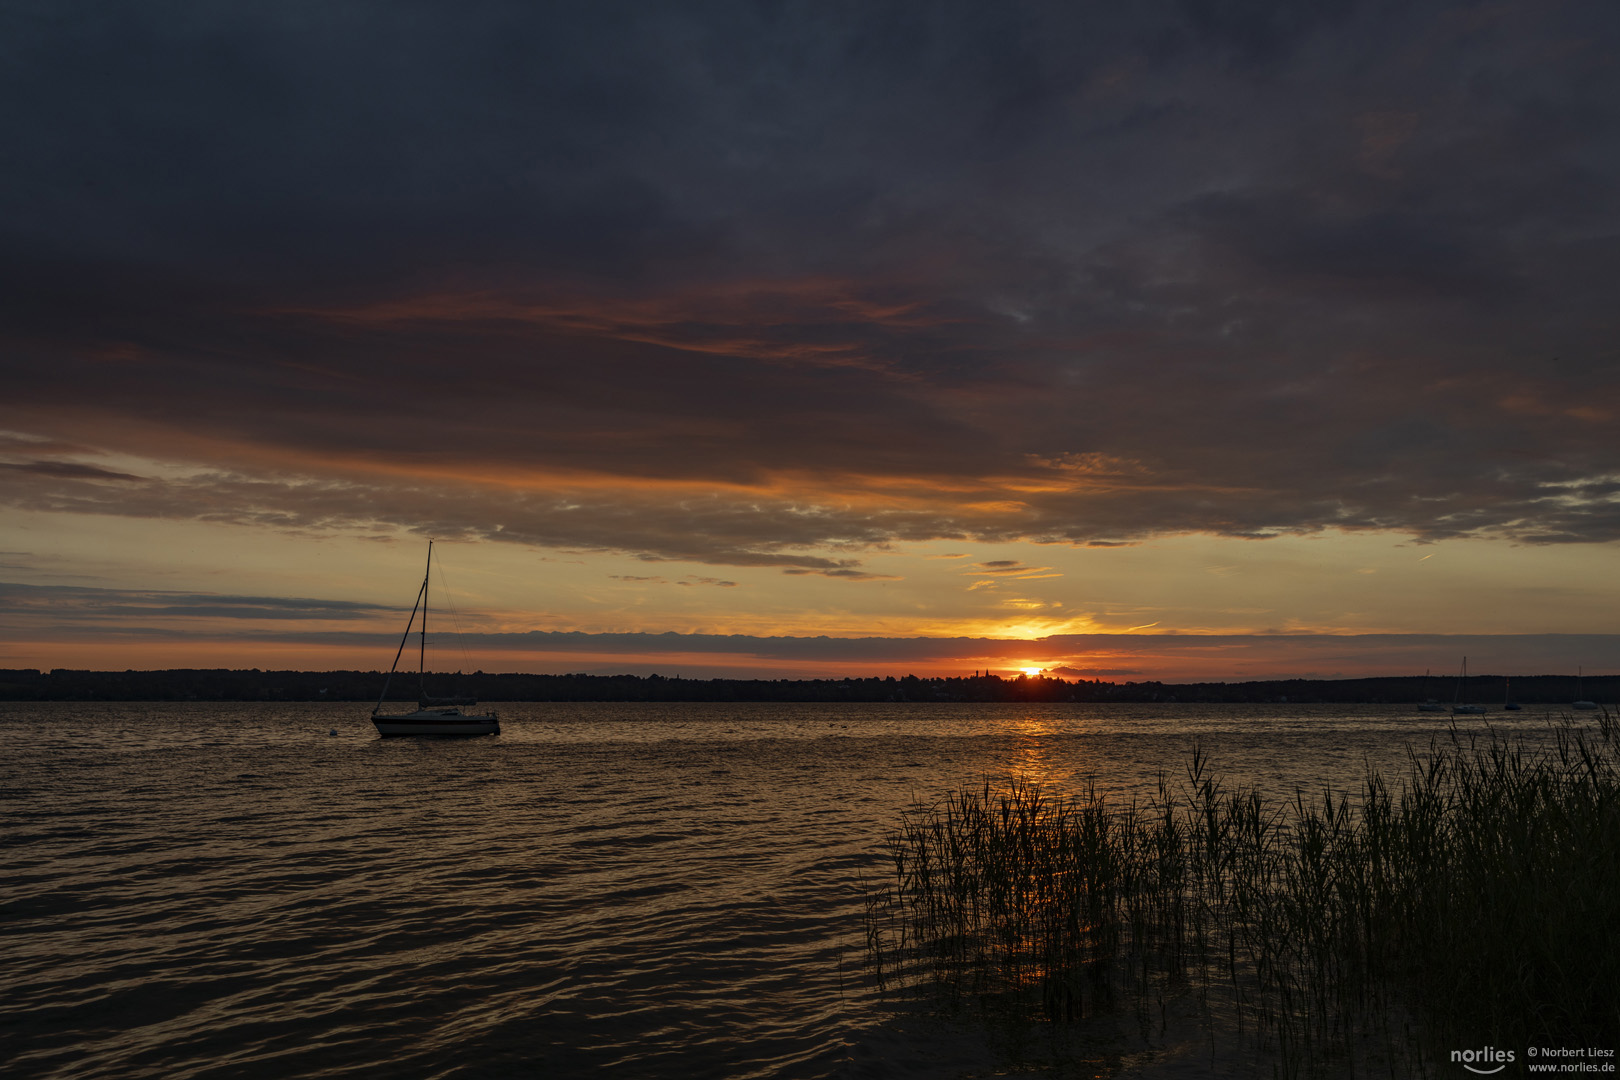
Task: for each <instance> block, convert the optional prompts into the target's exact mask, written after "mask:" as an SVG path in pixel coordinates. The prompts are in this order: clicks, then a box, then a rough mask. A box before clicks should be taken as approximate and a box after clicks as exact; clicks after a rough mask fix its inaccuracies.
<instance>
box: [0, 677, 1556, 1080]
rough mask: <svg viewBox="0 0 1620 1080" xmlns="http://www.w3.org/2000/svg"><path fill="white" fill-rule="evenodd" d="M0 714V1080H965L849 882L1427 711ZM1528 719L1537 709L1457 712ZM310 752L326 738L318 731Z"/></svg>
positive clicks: (589, 708) (1283, 781)
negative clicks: (425, 724)
mask: <svg viewBox="0 0 1620 1080" xmlns="http://www.w3.org/2000/svg"><path fill="white" fill-rule="evenodd" d="M499 711H500V713H501V717H502V727H503V733H502V734H501V735H500V736H498V737H488V738H480V739H470V740H436V739H389V740H382V739H378V738H377V737H376V736H375V734H374V732H373V730H372V728H371V725H370V723H369V721H368V720H367V718H366V714H367V709H366V707H365V706H363V705H351V704H294V705H276V704H206V703H193V704H184V705H174V704H124V703H120V704H84V703H50V704H9V705H0V734H3V737H4V739H5V744H6V747H7V750H6V753H5V755H4V756H3V758H0V852H3V854H0V999H3V1001H4V1010H3V1014H0V1074H3V1075H5V1076H8V1077H16V1076H30V1077H31V1076H41V1077H46V1076H48V1077H63V1078H66V1077H74V1078H80V1077H85V1078H90V1077H119V1078H125V1077H166V1078H170V1077H172V1078H180V1077H205V1076H206V1077H225V1076H233V1077H234V1076H254V1077H260V1076H262V1077H284V1076H309V1077H340V1076H373V1075H393V1076H403V1077H416V1076H421V1077H498V1076H555V1077H565V1076H574V1075H585V1074H587V1073H595V1072H598V1071H610V1072H612V1073H613V1074H616V1075H622V1076H654V1077H666V1076H667V1077H749V1076H761V1077H766V1076H769V1077H829V1076H874V1077H878V1076H941V1077H948V1076H956V1075H959V1074H961V1073H962V1072H963V1071H964V1070H965V1069H968V1068H969V1067H970V1064H971V1067H973V1068H978V1069H982V1068H983V1065H982V1063H969V1062H967V1061H966V1060H965V1059H964V1058H963V1056H962V1055H963V1054H964V1053H965V1051H963V1050H962V1049H961V1048H960V1047H954V1046H953V1045H952V1044H950V1043H949V1042H948V1041H940V1040H937V1039H919V1038H917V1037H914V1036H907V1035H906V1034H905V1033H904V1032H903V1031H899V1030H897V1029H896V1028H895V1027H894V1025H893V1024H892V1023H891V1022H889V1021H888V1019H886V1016H887V1014H886V1013H885V1012H884V1008H883V1006H882V1003H881V1002H880V1001H879V1000H878V998H877V995H876V994H875V992H874V991H873V990H872V988H871V987H870V986H869V984H868V981H867V980H866V978H865V977H864V975H863V972H862V969H861V950H862V936H861V885H860V881H861V877H860V875H861V874H862V873H863V872H864V874H865V875H866V877H867V878H868V879H871V878H873V877H876V876H880V875H882V874H884V873H885V871H886V866H885V863H884V859H883V855H882V846H883V840H884V837H885V835H886V834H887V832H888V831H889V830H890V829H891V828H892V827H893V826H894V824H895V823H896V822H897V820H898V817H899V814H900V811H901V810H902V809H903V808H904V807H905V806H906V805H908V804H909V803H910V802H912V801H913V799H925V800H930V799H934V798H937V797H938V796H940V795H941V794H943V793H944V792H946V791H948V790H950V789H951V788H953V787H956V786H958V785H960V784H962V783H966V782H973V781H975V780H977V779H979V778H982V777H984V776H986V775H990V776H1002V777H1004V776H1007V775H1009V774H1016V775H1019V776H1023V777H1027V778H1030V779H1034V780H1038V781H1040V782H1042V783H1043V784H1046V785H1048V786H1049V787H1052V788H1055V789H1060V790H1061V789H1078V788H1080V787H1082V786H1084V785H1085V784H1087V783H1089V782H1093V781H1094V782H1095V783H1096V785H1097V787H1098V788H1099V790H1103V791H1107V792H1114V793H1118V794H1119V795H1120V796H1121V797H1129V796H1130V795H1131V794H1133V793H1137V794H1140V793H1145V792H1146V791H1148V790H1149V789H1150V788H1151V787H1152V786H1153V785H1154V777H1155V775H1156V774H1157V772H1158V771H1159V770H1160V769H1165V770H1168V771H1170V772H1171V773H1172V774H1174V773H1175V772H1176V771H1177V770H1179V769H1181V768H1182V766H1183V763H1184V761H1185V757H1186V753H1187V751H1188V750H1190V749H1191V747H1192V745H1193V743H1194V742H1195V741H1196V742H1199V743H1201V744H1202V746H1203V747H1204V748H1205V749H1206V750H1207V751H1209V752H1210V753H1211V754H1212V756H1213V758H1214V761H1215V764H1216V766H1217V768H1218V769H1219V770H1220V771H1221V772H1222V774H1223V775H1224V776H1225V777H1227V778H1228V779H1229V780H1230V781H1232V782H1247V783H1259V784H1262V785H1264V786H1266V787H1268V788H1271V789H1273V790H1275V791H1276V792H1277V793H1278V794H1285V793H1287V792H1288V791H1291V790H1292V787H1293V785H1295V784H1300V785H1304V786H1306V787H1308V788H1317V787H1320V786H1321V785H1322V784H1325V783H1331V784H1333V785H1334V786H1336V787H1339V788H1344V787H1347V786H1353V784H1354V782H1355V781H1356V780H1357V779H1358V778H1359V776H1360V775H1361V770H1362V767H1363V762H1364V761H1366V760H1372V761H1373V762H1375V763H1376V764H1379V765H1381V766H1382V767H1384V768H1386V769H1390V770H1395V769H1398V768H1399V765H1400V763H1401V761H1402V759H1403V755H1404V747H1405V746H1406V745H1408V744H1413V745H1417V746H1419V747H1422V746H1424V745H1426V744H1427V742H1428V739H1429V737H1430V735H1431V734H1432V733H1434V732H1435V731H1437V730H1439V729H1440V728H1441V727H1443V725H1444V722H1445V720H1446V718H1445V717H1434V716H1415V715H1413V714H1411V713H1410V712H1409V711H1408V710H1402V709H1395V708H1385V707H1348V706H1287V705H1266V706H1204V705H1188V704H1182V705H1166V706H1091V705H1067V706H1062V705H1058V706H1051V705H1048V706H1035V707H1021V706H1009V705H939V706H932V705H918V704H909V705H843V706H827V705H694V704H683V705H623V704H595V703H593V704H543V703H542V704H513V705H505V706H501V707H500V708H499ZM1469 719H1470V722H1471V724H1472V726H1473V727H1475V728H1482V727H1483V725H1484V723H1485V722H1487V721H1489V722H1491V723H1493V724H1495V725H1497V726H1498V727H1499V728H1502V727H1506V728H1508V729H1512V728H1524V729H1532V730H1534V729H1539V728H1540V727H1542V726H1543V725H1544V724H1545V718H1544V717H1542V716H1537V715H1533V714H1530V713H1522V714H1513V715H1507V714H1497V715H1495V716H1492V717H1484V718H1469ZM332 729H335V730H336V734H335V735H330V734H328V732H329V731H330V730H332Z"/></svg>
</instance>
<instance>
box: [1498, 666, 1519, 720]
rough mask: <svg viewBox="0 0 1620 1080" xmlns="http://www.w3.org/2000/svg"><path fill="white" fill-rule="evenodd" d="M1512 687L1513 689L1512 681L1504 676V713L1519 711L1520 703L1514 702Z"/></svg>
mask: <svg viewBox="0 0 1620 1080" xmlns="http://www.w3.org/2000/svg"><path fill="white" fill-rule="evenodd" d="M1511 687H1512V679H1511V678H1510V677H1509V676H1507V675H1504V676H1502V711H1503V712H1518V711H1519V703H1518V702H1517V701H1514V700H1513V694H1512V693H1511V692H1510V690H1511Z"/></svg>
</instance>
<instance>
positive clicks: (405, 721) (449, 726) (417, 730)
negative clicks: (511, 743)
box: [371, 709, 501, 736]
mask: <svg viewBox="0 0 1620 1080" xmlns="http://www.w3.org/2000/svg"><path fill="white" fill-rule="evenodd" d="M371 722H372V723H373V724H375V725H376V726H377V734H378V735H383V736H391V735H461V736H466V735H499V734H500V733H501V725H500V721H498V720H497V719H495V717H494V716H462V715H461V714H459V713H456V712H454V711H451V712H434V711H431V710H426V709H424V710H422V711H420V712H414V713H406V714H404V715H402V716H373V717H372V718H371Z"/></svg>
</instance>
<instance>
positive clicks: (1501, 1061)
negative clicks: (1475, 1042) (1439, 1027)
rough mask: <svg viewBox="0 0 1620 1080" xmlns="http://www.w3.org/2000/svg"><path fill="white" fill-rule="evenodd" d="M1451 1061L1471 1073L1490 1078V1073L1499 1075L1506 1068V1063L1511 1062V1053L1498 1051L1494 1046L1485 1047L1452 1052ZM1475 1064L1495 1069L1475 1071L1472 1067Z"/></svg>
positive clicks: (1509, 1051)
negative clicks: (1492, 1066)
mask: <svg viewBox="0 0 1620 1080" xmlns="http://www.w3.org/2000/svg"><path fill="white" fill-rule="evenodd" d="M1451 1060H1452V1061H1455V1062H1457V1063H1458V1064H1460V1065H1461V1066H1462V1067H1463V1068H1465V1069H1467V1070H1468V1071H1469V1072H1471V1073H1479V1074H1480V1075H1481V1076H1490V1075H1491V1074H1492V1073H1499V1072H1501V1071H1502V1070H1503V1069H1505V1068H1507V1067H1508V1063H1509V1062H1511V1061H1512V1060H1513V1051H1511V1050H1498V1049H1497V1048H1496V1047H1494V1046H1487V1047H1484V1048H1483V1049H1479V1050H1453V1051H1452V1052H1451ZM1476 1064H1478V1065H1495V1066H1496V1068H1494V1069H1476V1068H1475V1067H1474V1066H1475V1065H1476Z"/></svg>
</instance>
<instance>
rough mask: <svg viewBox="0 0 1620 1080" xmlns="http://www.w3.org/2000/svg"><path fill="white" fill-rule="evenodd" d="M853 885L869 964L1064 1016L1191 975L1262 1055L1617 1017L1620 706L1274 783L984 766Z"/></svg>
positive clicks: (1010, 1010)
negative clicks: (1311, 779) (1100, 783)
mask: <svg viewBox="0 0 1620 1080" xmlns="http://www.w3.org/2000/svg"><path fill="white" fill-rule="evenodd" d="M889 852H890V854H891V855H892V858H893V867H894V877H893V879H892V880H891V881H890V882H889V883H888V884H887V885H885V886H883V887H880V888H876V889H874V890H872V891H871V892H870V893H869V896H868V903H867V917H866V933H867V952H868V957H869V960H870V962H871V963H872V964H873V965H874V966H875V968H876V971H877V973H878V978H879V981H880V982H881V983H882V984H884V985H886V986H887V985H894V984H898V985H903V986H908V987H913V988H925V989H927V990H928V991H930V992H931V993H932V994H934V995H935V996H936V998H937V999H939V1000H941V1001H943V1002H946V1003H949V1004H950V1005H952V1006H962V1005H973V1006H976V1007H978V1008H980V1009H982V1010H985V1011H986V1014H987V1015H988V1014H989V1013H992V1012H993V1013H994V1014H995V1015H996V1016H999V1017H1003V1018H1006V1017H1011V1018H1015V1019H1017V1020H1019V1021H1020V1022H1030V1023H1039V1024H1052V1025H1055V1026H1061V1025H1069V1024H1074V1023H1076V1022H1086V1021H1094V1020H1096V1019H1097V1018H1099V1017H1115V1018H1119V1017H1126V1018H1131V1017H1134V1018H1135V1020H1136V1021H1137V1022H1138V1024H1139V1025H1140V1026H1141V1028H1142V1030H1143V1033H1144V1034H1146V1033H1147V1031H1148V1029H1149V1028H1150V1027H1151V1026H1152V1021H1153V1017H1154V1016H1155V1015H1158V1016H1161V1017H1162V1016H1163V1014H1164V1009H1165V1002H1166V1001H1167V999H1170V998H1173V997H1175V996H1177V995H1184V994H1185V995H1194V996H1196V998H1197V1000H1198V1001H1199V1002H1201V1003H1203V1005H1204V1006H1205V1007H1206V1008H1205V1015H1206V1016H1207V1017H1208V1018H1210V1019H1209V1022H1210V1023H1217V1024H1220V1025H1223V1026H1224V1027H1226V1028H1227V1029H1229V1030H1230V1031H1235V1032H1236V1033H1238V1034H1239V1035H1241V1036H1242V1038H1244V1039H1245V1040H1247V1041H1248V1042H1250V1043H1251V1044H1252V1045H1253V1046H1255V1047H1257V1048H1259V1049H1261V1050H1263V1051H1264V1052H1265V1053H1266V1054H1267V1055H1268V1056H1269V1057H1270V1058H1271V1060H1272V1069H1273V1071H1274V1072H1275V1073H1276V1074H1277V1075H1278V1076H1285V1077H1296V1076H1326V1075H1395V1076H1400V1075H1419V1074H1422V1073H1427V1072H1430V1071H1431V1070H1434V1069H1436V1067H1437V1066H1438V1065H1440V1064H1441V1063H1443V1062H1446V1061H1447V1060H1448V1057H1447V1054H1448V1052H1449V1050H1451V1049H1461V1048H1468V1047H1478V1046H1482V1045H1491V1046H1496V1047H1521V1048H1523V1047H1527V1046H1530V1045H1537V1046H1604V1047H1610V1048H1613V1047H1614V1045H1615V1042H1616V1036H1617V1035H1620V994H1617V993H1616V992H1615V991H1616V988H1617V987H1620V724H1617V722H1616V719H1615V717H1613V716H1611V715H1610V714H1608V713H1607V712H1605V713H1604V714H1603V715H1602V716H1600V717H1598V718H1597V719H1596V720H1594V721H1592V722H1590V723H1588V724H1587V725H1585V726H1576V725H1575V724H1574V723H1573V722H1571V721H1569V720H1568V719H1567V718H1566V719H1565V720H1564V721H1563V722H1561V723H1559V724H1557V725H1556V726H1555V727H1554V729H1553V730H1552V731H1551V732H1550V733H1549V734H1548V737H1547V738H1546V739H1543V740H1540V741H1536V742H1532V741H1525V740H1523V739H1508V738H1506V737H1502V736H1498V735H1494V734H1487V736H1486V737H1484V738H1477V737H1473V736H1468V735H1465V734H1463V733H1461V732H1459V731H1457V730H1456V729H1455V728H1453V729H1452V730H1451V732H1450V734H1449V736H1448V737H1447V738H1445V739H1437V740H1435V741H1434V742H1432V743H1431V744H1430V745H1429V747H1428V749H1427V751H1426V752H1422V753H1418V752H1411V753H1409V761H1408V765H1407V768H1406V771H1405V775H1404V776H1403V777H1401V778H1400V780H1399V782H1398V783H1397V784H1396V785H1394V786H1391V785H1390V784H1389V783H1388V782H1387V781H1386V780H1385V778H1384V777H1383V776H1382V775H1380V774H1379V773H1378V772H1376V771H1373V770H1371V769H1369V770H1368V772H1367V774H1366V776H1365V777H1364V779H1363V781H1362V783H1361V785H1360V789H1359V791H1358V792H1356V793H1354V794H1353V795H1352V794H1350V793H1334V792H1332V791H1324V792H1322V793H1319V794H1315V795H1307V794H1306V793H1304V792H1296V793H1295V795H1294V797H1293V798H1292V799H1291V800H1287V801H1278V802H1273V801H1271V800H1268V798H1267V797H1265V796H1264V795H1263V794H1262V793H1261V792H1259V791H1258V790H1254V789H1230V790H1229V789H1227V788H1225V787H1224V786H1223V785H1222V783H1221V782H1220V780H1219V779H1218V778H1217V777H1216V776H1215V775H1214V773H1213V771H1212V769H1211V767H1210V762H1209V760H1208V758H1207V756H1206V755H1205V753H1204V752H1203V750H1202V749H1200V748H1198V747H1194V749H1193V751H1192V754H1191V758H1190V760H1189V761H1188V763H1187V766H1186V770H1185V774H1184V776H1183V777H1181V778H1180V779H1179V780H1178V781H1177V782H1175V783H1170V782H1168V781H1167V780H1166V779H1165V778H1163V777H1161V778H1160V781H1159V785H1158V793H1157V795H1156V796H1155V797H1153V798H1150V799H1147V800H1143V801H1132V802H1127V803H1124V804H1116V803H1114V802H1112V801H1110V800H1109V799H1108V798H1106V797H1105V796H1103V795H1099V794H1098V793H1097V792H1096V790H1095V788H1092V789H1090V790H1087V791H1084V792H1081V793H1080V794H1078V795H1068V796H1057V795H1054V794H1052V793H1050V792H1047V791H1044V790H1042V789H1041V788H1040V787H1038V786H1037V785H1034V784H1031V783H1027V782H1023V781H1020V780H1017V779H1013V780H1010V781H1008V782H1005V783H1002V784H992V783H991V782H990V781H989V780H986V781H984V782H983V783H982V784H980V785H978V786H976V787H972V788H963V789H961V790H959V791H956V792H953V793H951V794H949V795H947V796H946V797H945V798H944V799H943V800H942V801H940V802H939V803H936V804H933V805H926V806H925V805H918V806H916V807H914V808H913V809H912V810H910V811H909V812H907V813H906V814H905V815H904V817H903V819H902V821H901V824H900V826H899V828H898V830H897V832H896V833H895V834H894V835H893V836H892V837H891V839H890V844H889Z"/></svg>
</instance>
